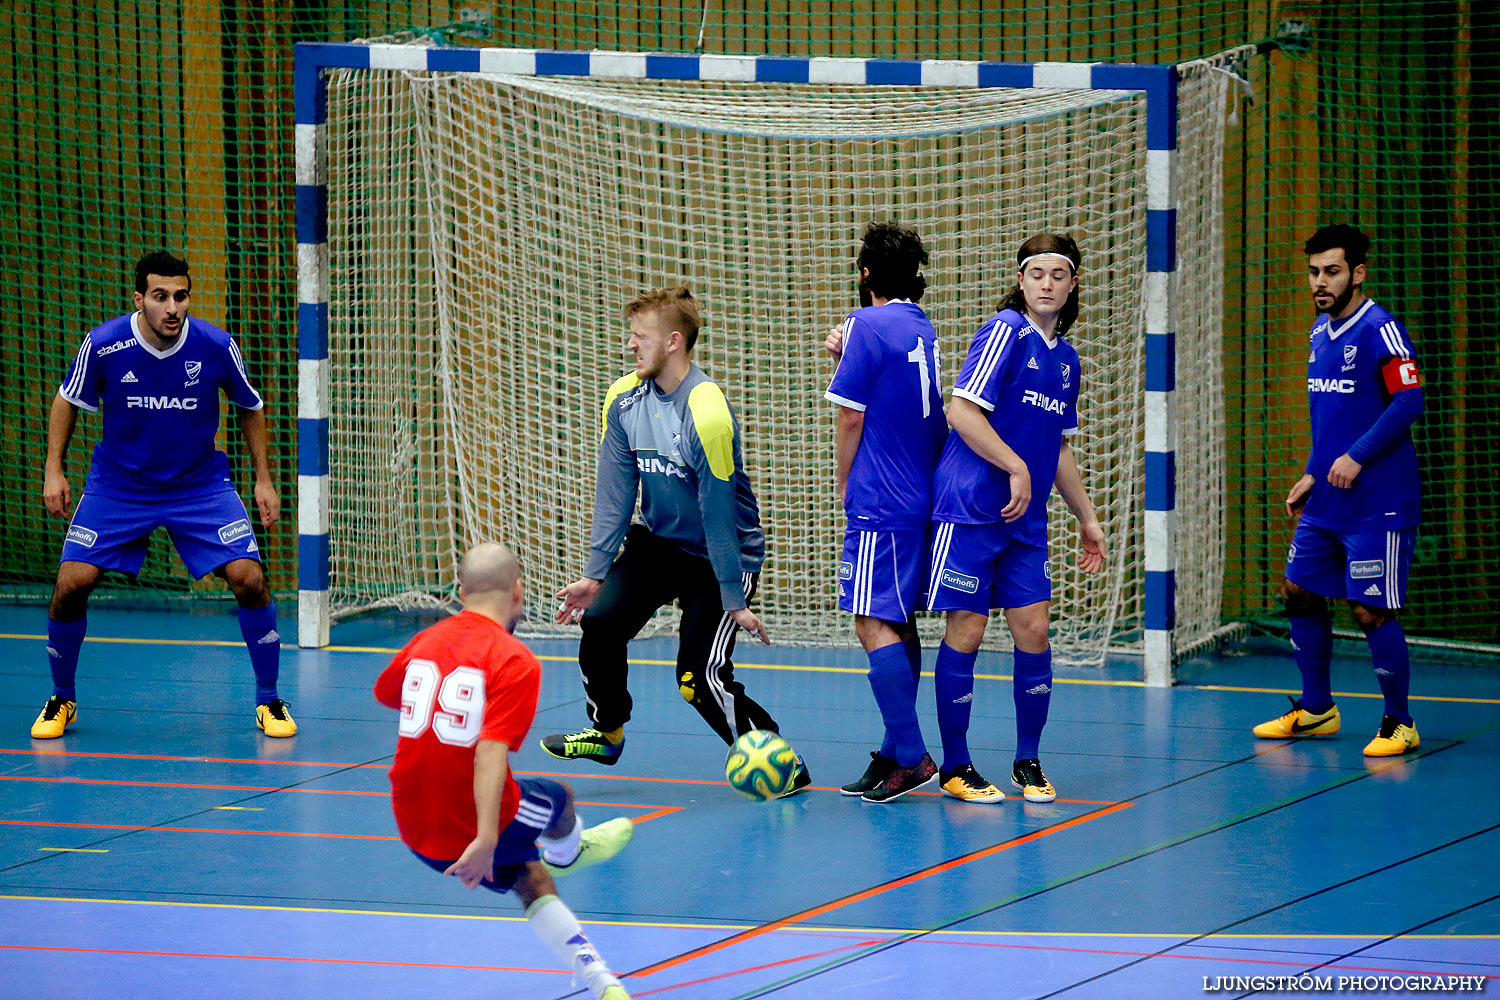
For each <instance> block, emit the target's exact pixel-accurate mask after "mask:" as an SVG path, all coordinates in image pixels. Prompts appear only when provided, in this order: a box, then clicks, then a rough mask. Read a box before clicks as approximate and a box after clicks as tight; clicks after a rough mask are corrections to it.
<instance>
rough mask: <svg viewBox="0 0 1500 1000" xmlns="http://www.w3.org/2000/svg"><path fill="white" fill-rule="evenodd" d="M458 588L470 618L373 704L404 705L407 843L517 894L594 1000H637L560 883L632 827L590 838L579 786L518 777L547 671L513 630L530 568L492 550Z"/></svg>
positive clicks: (388, 683) (395, 672)
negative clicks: (513, 756)
mask: <svg viewBox="0 0 1500 1000" xmlns="http://www.w3.org/2000/svg"><path fill="white" fill-rule="evenodd" d="M458 579H459V590H458V596H459V600H460V601H462V602H463V611H461V612H459V613H458V614H457V615H454V616H453V617H452V618H449V619H447V620H446V621H442V622H439V623H437V624H436V625H434V626H432V627H431V628H428V629H425V630H423V631H421V632H419V633H417V635H416V636H415V637H414V638H413V639H412V640H411V641H410V642H408V643H407V644H406V646H405V647H404V648H403V649H402V650H401V652H399V653H397V654H396V657H395V659H393V660H391V663H390V666H388V667H386V668H385V670H384V671H382V672H381V674H380V677H379V679H378V680H376V682H375V698H376V700H378V701H379V702H380V703H381V704H382V705H385V706H387V707H389V708H399V709H400V710H401V720H400V734H401V735H400V740H399V741H398V742H397V744H396V762H395V763H394V764H393V765H392V766H391V805H392V807H393V808H394V809H395V812H396V827H397V829H398V830H399V831H400V833H401V840H402V842H403V843H405V844H406V846H407V847H408V848H410V849H411V851H412V853H413V854H415V855H416V856H417V857H418V858H420V859H421V860H422V861H423V862H424V863H425V864H427V865H428V866H429V867H431V868H433V869H435V870H436V871H440V872H442V873H443V874H444V875H455V876H457V877H458V879H459V881H461V882H463V884H464V886H465V887H467V888H469V889H473V888H474V887H475V886H479V885H482V886H484V887H485V888H486V889H489V890H491V891H493V892H506V891H509V890H514V891H515V894H516V897H517V898H518V899H519V900H520V902H521V905H522V906H523V907H525V909H526V919H527V920H528V921H529V922H530V924H531V928H532V930H533V931H535V932H536V935H537V937H539V938H541V939H542V941H543V943H545V944H546V945H547V946H548V947H549V948H551V949H552V951H553V953H554V954H556V955H557V956H558V958H560V959H562V961H563V962H564V963H565V964H567V966H568V967H569V968H570V969H571V970H572V971H573V973H574V975H576V976H577V977H578V978H579V979H580V980H582V982H583V984H584V985H585V986H587V987H588V989H589V991H590V992H591V993H592V994H593V995H594V996H595V997H597V998H599V1000H629V997H628V996H627V995H626V993H625V990H624V988H623V987H621V986H620V983H619V981H618V980H617V979H615V977H614V975H613V974H612V973H611V972H610V971H609V968H608V967H607V966H606V965H605V964H604V960H603V959H602V958H600V957H599V952H598V951H596V950H595V948H594V946H593V944H592V943H591V942H590V941H589V939H588V938H587V937H586V936H584V933H583V930H582V928H580V927H579V925H578V919H577V918H576V917H574V916H573V912H572V911H571V910H569V909H568V907H567V904H565V903H564V902H563V901H562V900H560V899H558V898H557V887H556V886H555V885H554V884H553V881H552V878H553V876H554V875H566V874H568V873H570V872H574V871H577V870H578V869H580V868H583V867H586V866H588V865H591V864H595V863H597V862H599V861H604V860H607V859H608V858H611V857H614V855H616V854H618V853H619V852H620V850H621V849H622V848H623V847H624V846H625V845H626V844H627V843H628V842H629V841H630V837H631V834H632V833H633V832H634V826H633V825H632V824H631V822H630V820H629V819H625V818H617V819H612V820H610V821H608V822H606V823H601V824H599V825H598V826H595V827H590V828H589V829H587V830H585V829H583V821H582V820H580V819H579V818H578V815H577V813H575V812H574V810H573V790H572V789H571V788H569V787H568V786H567V785H565V784H563V783H562V782H559V781H550V780H547V779H545V778H530V779H526V780H523V781H517V780H516V779H515V777H514V776H513V775H512V774H511V769H510V750H511V748H512V747H517V746H520V745H521V741H522V740H524V739H525V738H526V733H527V731H528V730H529V729H530V728H531V723H532V720H533V718H534V716H535V715H536V702H537V694H538V692H539V690H540V688H541V672H542V666H541V664H540V663H539V662H538V661H537V658H536V657H535V656H534V655H532V652H531V651H530V650H529V649H527V648H526V647H525V646H524V645H522V644H521V642H520V640H518V639H517V638H516V637H515V636H514V635H512V634H511V630H513V629H514V628H515V626H516V623H517V622H518V621H520V620H521V611H522V606H523V603H522V602H523V593H522V582H521V567H520V565H519V563H517V561H516V557H515V556H514V555H513V554H512V553H511V552H510V550H509V549H507V548H505V547H504V546H502V545H497V544H495V543H493V542H485V543H483V544H481V545H477V546H475V547H474V548H473V549H471V550H470V551H469V552H468V554H466V555H465V556H464V558H463V562H462V564H461V565H460V566H459V571H458ZM538 841H540V846H541V851H540V852H538V850H537V847H538Z"/></svg>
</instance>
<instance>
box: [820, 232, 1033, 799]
mask: <svg viewBox="0 0 1500 1000" xmlns="http://www.w3.org/2000/svg"><path fill="white" fill-rule="evenodd" d="M926 263H927V249H926V247H924V246H923V245H922V239H921V237H920V236H918V235H917V234H916V233H915V232H913V231H912V230H910V229H907V228H904V227H902V226H900V225H897V224H895V223H880V224H871V225H870V226H868V227H867V228H866V229H865V233H864V237H863V239H862V241H861V245H860V251H859V256H858V258H857V260H856V261H855V270H856V271H857V272H858V274H859V295H860V302H861V305H862V308H860V309H857V310H855V311H854V312H852V313H850V314H849V316H848V318H846V319H845V320H844V322H843V324H842V325H841V326H838V327H835V328H834V329H832V330H830V331H829V332H828V337H827V339H826V340H825V342H824V346H825V347H827V348H828V351H829V353H831V354H832V355H833V356H834V357H835V358H837V359H838V368H837V369H836V370H835V371H834V373H833V381H832V382H831V383H830V384H829V386H828V391H827V393H826V394H825V395H826V396H827V398H828V399H829V400H830V401H831V402H833V403H836V404H838V408H839V409H838V423H837V426H836V430H835V432H834V442H835V449H836V453H837V472H836V475H837V482H838V487H839V495H840V496H841V497H842V498H843V502H844V514H845V516H846V517H847V518H848V526H847V528H846V529H845V532H844V554H843V559H842V561H841V562H840V563H839V607H840V608H842V609H843V610H845V611H848V612H851V613H852V614H853V615H854V633H855V635H856V636H858V637H859V642H860V645H861V646H863V647H864V650H865V655H866V656H867V657H868V658H869V661H870V673H869V677H870V688H871V690H873V691H874V694H875V703H876V704H877V705H878V706H879V707H880V716H881V719H882V720H883V722H884V723H885V738H884V740H883V742H882V743H881V745H880V749H879V750H877V751H873V752H872V753H871V754H870V766H869V767H868V768H866V769H865V773H864V774H863V775H861V776H860V777H859V778H858V779H857V780H855V781H852V782H850V783H849V784H847V785H844V786H843V788H842V789H841V791H842V792H843V793H844V794H845V795H860V796H863V797H864V799H865V801H867V802H890V801H892V800H894V799H897V798H899V797H901V796H902V795H905V794H906V793H908V792H910V791H913V790H914V789H917V788H921V787H922V786H923V785H926V784H928V783H930V782H932V781H933V780H935V779H936V778H937V765H936V764H935V763H933V760H932V757H931V756H930V755H929V754H928V753H927V747H926V744H925V743H923V741H922V729H921V726H920V724H919V723H918V721H917V705H916V699H917V678H918V676H919V675H920V673H921V669H922V646H921V644H920V642H919V641H918V639H917V630H916V620H915V618H914V613H915V611H916V609H917V607H918V606H919V603H920V602H921V600H922V598H923V596H924V593H925V591H926V575H927V556H928V548H927V531H928V525H929V523H930V520H931V515H932V473H933V470H934V469H935V468H936V467H937V458H938V454H939V452H941V451H942V447H943V439H944V438H945V437H946V436H947V431H948V423H947V420H946V419H945V418H944V415H943V390H942V385H941V380H940V373H939V370H938V368H939V364H938V344H937V333H936V331H934V330H933V328H932V323H931V322H929V321H928V319H927V314H926V313H924V312H923V311H922V308H921V306H919V305H917V303H918V302H920V301H921V300H922V293H923V291H924V290H925V289H926V287H927V282H926V279H924V278H923V277H922V274H921V269H922V266H923V265H924V264H926ZM970 770H971V771H972V768H971V769H970ZM972 780H973V781H974V782H975V783H976V784H975V785H974V787H972V788H971V787H969V786H968V785H965V786H964V788H965V790H966V791H967V792H968V793H969V794H970V795H971V796H976V797H980V798H981V799H982V800H984V801H993V800H994V798H1004V797H1005V796H1004V795H1003V794H1002V793H1000V792H998V791H997V790H996V789H995V788H993V787H988V788H986V787H985V786H986V785H987V784H988V783H987V782H984V781H982V780H979V779H978V778H977V775H974V776H972ZM986 796H993V798H987V797H986Z"/></svg>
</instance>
